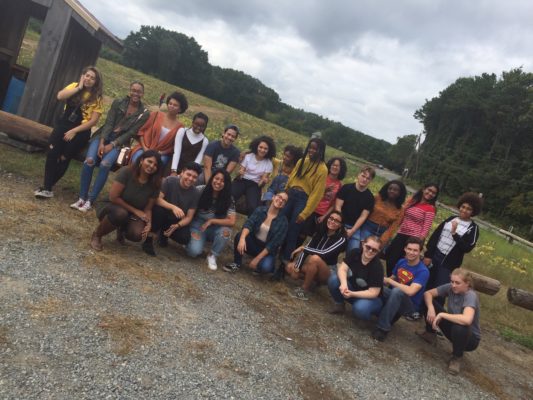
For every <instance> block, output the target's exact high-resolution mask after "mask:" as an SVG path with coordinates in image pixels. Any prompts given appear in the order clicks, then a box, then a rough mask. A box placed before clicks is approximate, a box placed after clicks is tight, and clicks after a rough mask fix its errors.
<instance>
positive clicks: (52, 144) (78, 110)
mask: <svg viewBox="0 0 533 400" xmlns="http://www.w3.org/2000/svg"><path fill="white" fill-rule="evenodd" d="M102 87H103V84H102V76H101V75H100V72H99V71H98V70H97V69H96V68H95V67H86V68H84V69H83V71H82V73H81V76H80V80H79V82H73V83H71V84H70V85H68V86H66V87H65V88H64V89H62V90H60V91H59V92H58V93H57V99H58V100H59V101H64V102H65V103H66V104H65V108H64V110H63V114H62V115H61V117H60V118H59V120H58V121H57V123H56V124H55V126H54V130H53V131H52V133H51V135H50V138H49V139H48V154H47V155H46V163H45V166H44V182H43V186H42V187H40V188H39V189H37V190H36V191H35V192H34V195H35V197H37V198H41V199H45V198H50V197H54V193H53V192H52V188H53V187H54V185H55V184H56V183H57V182H58V181H59V180H60V179H61V178H62V177H63V175H65V172H67V169H68V166H69V163H70V160H71V159H73V158H74V157H76V155H77V154H78V153H79V152H80V151H81V150H82V149H83V148H84V147H85V145H86V144H87V142H88V141H89V138H90V137H91V128H92V127H93V126H95V125H96V124H97V123H98V120H99V119H100V115H101V114H102V112H103V105H102Z"/></svg>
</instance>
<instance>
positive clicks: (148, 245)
mask: <svg viewBox="0 0 533 400" xmlns="http://www.w3.org/2000/svg"><path fill="white" fill-rule="evenodd" d="M142 249H143V250H144V252H145V253H146V254H148V255H150V256H153V257H155V250H154V241H153V239H152V238H151V237H148V238H146V240H145V241H144V243H143V244H142Z"/></svg>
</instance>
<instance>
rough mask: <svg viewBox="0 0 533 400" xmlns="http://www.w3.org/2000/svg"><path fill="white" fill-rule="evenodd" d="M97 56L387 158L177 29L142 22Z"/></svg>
mask: <svg viewBox="0 0 533 400" xmlns="http://www.w3.org/2000/svg"><path fill="white" fill-rule="evenodd" d="M100 56H101V57H103V58H107V59H110V60H112V61H115V62H118V63H121V64H123V65H126V66H128V67H130V68H134V69H136V70H139V71H142V72H144V73H146V74H150V75H152V76H155V77H157V78H159V79H161V80H164V81H167V82H170V83H173V84H175V85H178V86H180V87H183V88H185V89H188V90H191V91H193V92H195V93H198V94H201V95H204V96H206V97H209V98H211V99H214V100H217V101H220V102H221V103H224V104H227V105H229V106H231V107H234V108H236V109H238V110H241V111H244V112H247V113H249V114H252V115H254V116H256V117H259V118H262V119H265V120H267V121H270V122H273V123H275V124H277V125H279V126H282V127H284V128H287V129H290V130H292V131H294V132H298V133H301V134H304V135H306V136H311V134H312V133H314V132H316V131H320V132H321V133H322V137H323V138H324V139H325V140H326V141H327V143H328V145H331V146H333V147H337V148H340V149H342V150H344V151H346V152H347V153H350V154H353V155H354V156H357V157H361V158H364V159H366V160H369V161H372V162H375V163H380V164H384V165H388V164H389V163H388V154H389V149H390V148H391V147H392V145H391V144H390V143H389V142H387V141H385V140H381V139H376V138H374V137H372V136H369V135H366V134H364V133H363V132H360V131H357V130H355V129H352V128H349V127H346V126H344V125H343V124H341V123H339V122H335V121H331V120H329V119H328V118H324V117H322V116H320V115H317V114H315V113H311V112H307V111H304V110H302V109H298V108H295V107H292V106H290V105H288V104H286V103H283V102H282V101H281V99H280V97H279V95H278V93H276V91H274V90H273V89H271V88H269V87H267V86H266V85H264V84H263V83H262V82H261V81H260V80H258V79H256V78H254V77H252V76H250V75H247V74H245V73H244V72H242V71H237V70H234V69H231V68H221V67H218V66H212V65H211V64H209V60H208V54H207V52H206V51H205V50H203V49H202V48H201V46H200V45H199V44H198V43H197V42H196V40H195V39H194V38H192V37H188V36H186V35H184V34H182V33H179V32H175V31H170V30H167V29H165V28H162V27H159V26H142V27H141V28H140V29H139V30H138V31H137V32H131V33H130V34H129V35H128V36H127V37H126V39H125V40H124V51H123V52H122V54H117V53H114V52H113V51H111V50H109V49H108V48H105V47H104V48H103V50H102V52H101V54H100Z"/></svg>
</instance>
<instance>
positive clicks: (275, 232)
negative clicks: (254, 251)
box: [242, 206, 289, 255]
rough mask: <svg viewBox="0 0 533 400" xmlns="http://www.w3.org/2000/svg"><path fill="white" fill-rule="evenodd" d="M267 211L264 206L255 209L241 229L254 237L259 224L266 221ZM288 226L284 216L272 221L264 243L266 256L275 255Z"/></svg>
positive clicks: (259, 226)
mask: <svg viewBox="0 0 533 400" xmlns="http://www.w3.org/2000/svg"><path fill="white" fill-rule="evenodd" d="M267 211H268V208H267V207H265V206H261V207H257V208H256V209H255V210H254V212H253V213H252V215H250V216H249V217H248V219H247V220H246V222H245V223H244V225H243V226H242V228H243V229H244V228H247V229H248V230H249V231H250V235H255V234H256V233H257V232H259V228H261V224H262V223H263V221H264V220H265V219H266V217H267ZM288 226H289V223H288V222H287V218H286V217H285V216H284V215H278V216H277V217H276V218H274V219H273V220H272V223H271V224H270V229H269V231H268V235H267V240H266V243H265V248H266V249H267V251H268V254H272V255H275V254H276V253H277V251H278V248H279V246H281V244H282V243H283V241H284V240H285V235H286V234H287V227H288Z"/></svg>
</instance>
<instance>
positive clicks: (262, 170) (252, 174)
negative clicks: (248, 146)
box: [241, 153, 273, 183]
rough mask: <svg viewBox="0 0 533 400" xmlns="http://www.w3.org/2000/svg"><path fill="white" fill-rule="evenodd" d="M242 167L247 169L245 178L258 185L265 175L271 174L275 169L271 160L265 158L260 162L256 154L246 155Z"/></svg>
mask: <svg viewBox="0 0 533 400" xmlns="http://www.w3.org/2000/svg"><path fill="white" fill-rule="evenodd" d="M241 165H242V166H243V167H244V168H245V172H244V175H243V178H244V179H248V180H251V181H254V182H256V183H258V182H259V180H260V179H261V177H262V176H263V174H270V173H271V172H272V169H273V167H272V161H271V160H267V159H266V158H265V159H263V160H261V161H258V160H257V159H256V158H255V154H254V153H249V154H246V156H245V157H244V159H243V160H242V163H241Z"/></svg>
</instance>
